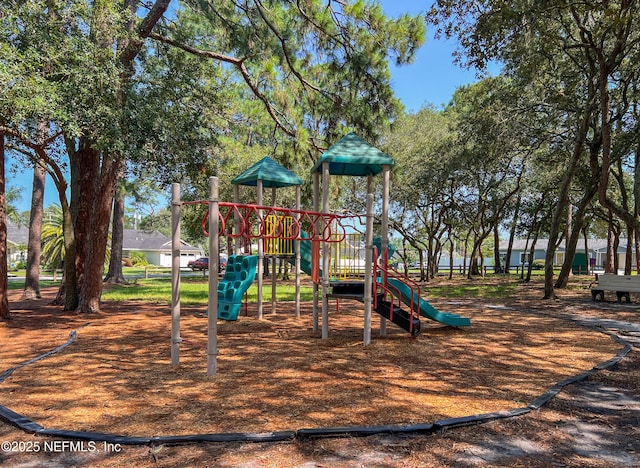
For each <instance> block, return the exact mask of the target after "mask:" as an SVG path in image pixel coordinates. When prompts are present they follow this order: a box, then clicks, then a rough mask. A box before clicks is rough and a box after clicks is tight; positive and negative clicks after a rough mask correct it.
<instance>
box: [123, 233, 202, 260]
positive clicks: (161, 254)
mask: <svg viewBox="0 0 640 468" xmlns="http://www.w3.org/2000/svg"><path fill="white" fill-rule="evenodd" d="M181 242H182V245H181V247H180V267H185V268H186V266H187V264H188V263H189V261H190V260H195V259H196V258H198V257H202V256H203V255H204V253H203V251H202V249H201V248H199V247H193V246H192V245H189V244H187V243H186V242H184V241H181ZM132 252H141V253H143V254H145V256H146V257H147V260H148V261H149V263H151V264H152V265H158V266H163V267H170V266H171V239H170V238H169V237H167V236H165V235H164V234H161V233H160V232H158V231H143V230H141V229H125V230H124V235H123V239H122V256H123V257H129V256H130V255H131V253H132Z"/></svg>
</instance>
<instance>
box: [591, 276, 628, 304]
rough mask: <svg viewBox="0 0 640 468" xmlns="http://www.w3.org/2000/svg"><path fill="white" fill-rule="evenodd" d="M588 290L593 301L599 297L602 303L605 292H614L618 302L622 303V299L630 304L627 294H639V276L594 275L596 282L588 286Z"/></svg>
mask: <svg viewBox="0 0 640 468" xmlns="http://www.w3.org/2000/svg"><path fill="white" fill-rule="evenodd" d="M589 289H591V299H592V300H594V301H595V300H597V298H598V297H600V300H601V301H604V292H605V291H615V293H616V296H617V297H618V302H622V298H623V297H624V298H625V299H626V302H631V297H630V296H629V293H632V292H640V276H637V275H635V276H631V275H614V274H610V273H609V274H602V275H596V280H595V281H594V282H593V283H591V284H590V285H589Z"/></svg>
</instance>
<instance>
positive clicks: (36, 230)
mask: <svg viewBox="0 0 640 468" xmlns="http://www.w3.org/2000/svg"><path fill="white" fill-rule="evenodd" d="M45 179H46V172H45V170H44V168H43V167H42V165H40V164H38V163H36V164H35V165H34V167H33V189H32V191H31V215H30V219H29V243H28V246H27V272H26V275H25V279H24V291H23V293H22V298H23V299H35V298H39V297H41V296H40V251H41V241H42V216H43V212H44V184H45Z"/></svg>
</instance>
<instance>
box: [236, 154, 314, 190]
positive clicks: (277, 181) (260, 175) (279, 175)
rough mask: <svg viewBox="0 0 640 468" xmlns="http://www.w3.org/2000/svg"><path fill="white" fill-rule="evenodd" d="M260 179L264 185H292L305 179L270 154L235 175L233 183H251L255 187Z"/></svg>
mask: <svg viewBox="0 0 640 468" xmlns="http://www.w3.org/2000/svg"><path fill="white" fill-rule="evenodd" d="M258 180H261V181H262V186H263V187H265V188H266V187H275V188H280V187H290V186H292V185H302V183H303V181H302V179H301V178H300V177H298V176H297V175H295V174H294V173H293V172H291V171H290V170H289V169H287V168H285V167H283V166H281V165H280V164H278V163H277V162H275V161H274V160H273V159H271V158H270V157H269V156H265V157H264V158H262V159H261V160H260V161H258V162H257V163H255V164H254V165H253V166H251V167H250V168H249V169H247V170H246V171H244V172H243V173H242V174H240V175H239V176H237V177H235V178H234V179H233V180H232V181H231V183H232V184H233V185H250V186H252V187H255V186H256V185H258Z"/></svg>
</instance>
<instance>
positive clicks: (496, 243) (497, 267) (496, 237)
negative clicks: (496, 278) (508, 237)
mask: <svg viewBox="0 0 640 468" xmlns="http://www.w3.org/2000/svg"><path fill="white" fill-rule="evenodd" d="M493 259H494V260H493V261H494V267H493V273H494V274H496V275H497V274H501V273H503V270H502V261H501V260H500V232H499V230H498V224H497V223H496V224H495V225H494V227H493Z"/></svg>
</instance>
